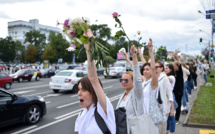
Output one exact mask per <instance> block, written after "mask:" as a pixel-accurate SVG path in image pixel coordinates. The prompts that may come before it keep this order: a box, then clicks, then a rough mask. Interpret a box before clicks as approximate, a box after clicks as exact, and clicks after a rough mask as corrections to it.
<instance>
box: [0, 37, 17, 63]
mask: <svg viewBox="0 0 215 134" xmlns="http://www.w3.org/2000/svg"><path fill="white" fill-rule="evenodd" d="M15 57H16V43H15V42H14V41H13V40H12V37H10V36H9V37H6V38H5V39H4V38H0V59H1V60H2V61H3V62H6V63H8V62H13V61H14V59H15Z"/></svg>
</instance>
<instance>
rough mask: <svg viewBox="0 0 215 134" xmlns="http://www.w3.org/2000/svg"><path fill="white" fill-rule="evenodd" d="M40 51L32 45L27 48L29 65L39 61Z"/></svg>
mask: <svg viewBox="0 0 215 134" xmlns="http://www.w3.org/2000/svg"><path fill="white" fill-rule="evenodd" d="M37 56H38V51H37V49H36V47H35V46H33V45H32V44H31V45H29V46H28V47H27V50H26V61H27V62H29V63H35V62H36V61H37Z"/></svg>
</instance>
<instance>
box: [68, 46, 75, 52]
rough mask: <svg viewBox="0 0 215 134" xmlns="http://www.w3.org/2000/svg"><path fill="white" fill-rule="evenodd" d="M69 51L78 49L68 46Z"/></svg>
mask: <svg viewBox="0 0 215 134" xmlns="http://www.w3.org/2000/svg"><path fill="white" fill-rule="evenodd" d="M66 50H67V51H69V52H71V51H75V50H76V49H75V48H74V47H71V46H70V47H68V48H67V49H66Z"/></svg>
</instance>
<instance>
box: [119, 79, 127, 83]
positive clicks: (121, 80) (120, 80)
mask: <svg viewBox="0 0 215 134" xmlns="http://www.w3.org/2000/svg"><path fill="white" fill-rule="evenodd" d="M123 81H125V83H128V79H119V82H121V83H122V82H123Z"/></svg>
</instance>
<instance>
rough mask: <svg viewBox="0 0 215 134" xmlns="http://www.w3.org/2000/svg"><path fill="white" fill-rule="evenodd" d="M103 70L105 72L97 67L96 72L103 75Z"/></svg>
mask: <svg viewBox="0 0 215 134" xmlns="http://www.w3.org/2000/svg"><path fill="white" fill-rule="evenodd" d="M104 70H105V68H103V67H99V68H98V69H97V70H96V71H97V74H98V75H103V74H104Z"/></svg>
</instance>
